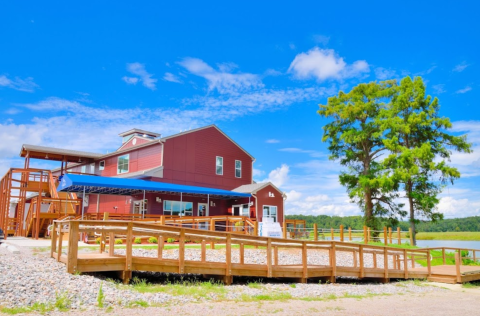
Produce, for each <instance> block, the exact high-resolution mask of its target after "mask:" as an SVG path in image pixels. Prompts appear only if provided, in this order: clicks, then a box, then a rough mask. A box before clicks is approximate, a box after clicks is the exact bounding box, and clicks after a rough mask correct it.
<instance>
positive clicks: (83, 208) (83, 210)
mask: <svg viewBox="0 0 480 316" xmlns="http://www.w3.org/2000/svg"><path fill="white" fill-rule="evenodd" d="M84 213H85V186H83V201H82V221H83V214H84Z"/></svg>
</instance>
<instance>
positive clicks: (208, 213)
mask: <svg viewBox="0 0 480 316" xmlns="http://www.w3.org/2000/svg"><path fill="white" fill-rule="evenodd" d="M206 211H207V214H205V216H210V194H207V209H206Z"/></svg>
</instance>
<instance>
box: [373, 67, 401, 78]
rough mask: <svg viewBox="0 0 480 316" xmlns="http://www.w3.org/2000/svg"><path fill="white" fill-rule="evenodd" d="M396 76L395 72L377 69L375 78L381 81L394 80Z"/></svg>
mask: <svg viewBox="0 0 480 316" xmlns="http://www.w3.org/2000/svg"><path fill="white" fill-rule="evenodd" d="M396 75H397V74H396V72H395V70H392V69H386V68H382V67H378V68H375V77H377V79H379V80H387V79H394V78H395V77H396Z"/></svg>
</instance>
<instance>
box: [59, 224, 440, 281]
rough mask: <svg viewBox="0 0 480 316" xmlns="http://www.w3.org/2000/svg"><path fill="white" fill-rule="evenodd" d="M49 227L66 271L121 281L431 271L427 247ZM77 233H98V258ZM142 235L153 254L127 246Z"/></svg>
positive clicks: (148, 227) (163, 229) (177, 230)
mask: <svg viewBox="0 0 480 316" xmlns="http://www.w3.org/2000/svg"><path fill="white" fill-rule="evenodd" d="M53 231H54V232H53V234H52V247H51V256H52V257H53V258H56V259H57V260H58V261H61V262H64V263H66V264H67V271H68V272H69V273H76V272H92V271H121V272H122V277H123V279H124V281H125V282H128V280H129V279H130V277H131V272H132V271H133V270H142V271H158V272H168V273H180V274H185V273H195V274H205V275H217V276H221V277H222V278H223V280H224V281H225V282H226V283H227V284H229V283H231V282H232V276H234V275H235V276H252V277H266V278H272V277H286V278H296V279H298V280H299V281H300V282H306V280H307V279H308V278H326V279H328V280H330V281H331V282H334V281H335V278H336V277H337V276H352V277H359V278H376V279H382V280H384V281H388V280H389V279H390V278H405V279H407V278H426V277H428V276H430V275H431V265H430V260H431V259H430V250H428V249H427V250H424V249H398V248H392V247H382V246H372V245H363V244H353V243H342V242H337V241H310V240H291V239H282V238H268V237H258V236H249V235H239V234H235V233H229V232H214V231H206V230H198V229H190V228H181V227H174V226H167V225H158V224H151V223H143V222H135V221H128V222H127V221H102V222H99V221H85V220H84V221H77V220H73V221H66V222H56V221H55V222H54V229H53ZM66 233H68V234H69V241H68V249H67V255H64V254H62V240H63V235H64V234H66ZM80 233H95V234H97V235H99V236H101V244H103V243H104V242H107V241H108V252H106V253H99V254H98V257H95V255H91V254H79V252H78V241H79V234H80ZM146 235H147V236H153V237H156V238H157V240H158V252H157V255H156V258H151V257H140V256H136V255H134V252H133V250H132V246H133V241H134V238H135V236H146ZM118 236H124V237H125V238H126V248H125V253H124V254H119V253H115V247H116V246H115V238H116V237H118ZM167 238H174V239H175V240H178V258H177V259H165V258H164V256H163V255H164V249H163V245H164V241H165V240H166V239H167ZM187 240H190V241H195V242H197V243H200V249H199V251H200V256H199V258H200V259H199V260H186V258H185V252H186V249H185V248H186V247H185V243H186V241H187ZM207 243H210V244H211V247H212V248H213V246H214V244H218V243H220V244H224V245H225V260H224V261H221V262H212V261H207V260H206V257H207V253H206V249H207V248H206V247H207ZM247 246H253V247H257V248H260V250H261V251H262V252H261V253H262V255H264V258H265V261H264V262H259V263H256V262H251V261H250V262H249V261H248V260H247V259H248V258H247V256H246V250H245V249H246V248H247ZM232 249H235V250H232ZM237 249H238V253H237ZM100 251H103V249H102V247H100ZM233 251H235V255H232V252H233ZM248 251H250V250H248ZM254 251H257V250H254ZM281 251H287V252H288V254H292V253H293V254H298V257H297V259H296V262H294V263H292V262H283V261H282V259H281V257H280V256H279V252H281ZM315 252H320V253H322V254H324V255H325V256H327V257H328V259H326V260H325V261H324V262H320V261H318V262H317V261H315V260H317V259H316V258H318V256H317V255H316V254H315ZM342 253H343V255H344V256H345V255H347V256H351V258H352V260H350V262H351V263H350V264H348V265H346V264H345V263H340V264H337V261H336V260H337V255H340V254H342ZM312 254H313V256H312ZM370 255H371V256H373V262H374V263H373V265H372V266H370V265H367V264H365V257H366V256H370ZM382 256H383V258H382ZM325 258H326V257H325ZM377 258H378V259H379V261H378V262H377ZM419 259H423V260H426V261H427V263H428V264H427V268H425V269H423V270H418V269H415V270H411V269H412V268H413V267H415V261H416V260H419ZM409 266H410V267H409Z"/></svg>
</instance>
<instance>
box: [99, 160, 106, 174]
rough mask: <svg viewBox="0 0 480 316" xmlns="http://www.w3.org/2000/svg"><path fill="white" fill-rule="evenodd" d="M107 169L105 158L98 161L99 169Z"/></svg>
mask: <svg viewBox="0 0 480 316" xmlns="http://www.w3.org/2000/svg"><path fill="white" fill-rule="evenodd" d="M103 169H105V160H102V161H100V162H99V163H98V170H100V171H101V170H103Z"/></svg>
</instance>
